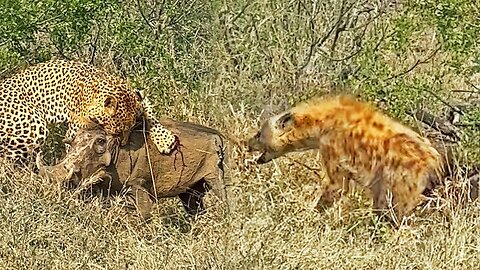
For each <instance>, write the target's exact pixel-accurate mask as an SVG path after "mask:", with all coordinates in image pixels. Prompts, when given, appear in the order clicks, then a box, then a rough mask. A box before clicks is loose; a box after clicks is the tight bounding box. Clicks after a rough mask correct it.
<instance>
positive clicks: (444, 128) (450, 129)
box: [407, 108, 460, 140]
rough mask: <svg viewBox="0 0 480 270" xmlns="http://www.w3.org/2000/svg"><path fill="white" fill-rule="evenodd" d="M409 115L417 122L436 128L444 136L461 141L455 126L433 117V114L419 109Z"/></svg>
mask: <svg viewBox="0 0 480 270" xmlns="http://www.w3.org/2000/svg"><path fill="white" fill-rule="evenodd" d="M407 113H408V114H409V115H411V116H413V117H414V118H415V119H416V120H419V121H421V122H423V123H425V124H427V125H428V126H430V127H432V128H434V129H435V130H437V131H440V132H441V133H442V134H444V135H447V136H449V137H452V138H454V139H455V140H459V139H460V136H459V134H458V133H459V132H458V130H457V128H456V127H455V126H453V125H452V124H450V123H449V122H448V121H446V120H444V119H442V118H440V117H437V116H435V115H433V114H432V113H430V112H428V111H426V110H423V109H420V108H419V109H417V110H415V111H408V112H407Z"/></svg>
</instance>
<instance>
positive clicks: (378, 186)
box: [247, 95, 442, 223]
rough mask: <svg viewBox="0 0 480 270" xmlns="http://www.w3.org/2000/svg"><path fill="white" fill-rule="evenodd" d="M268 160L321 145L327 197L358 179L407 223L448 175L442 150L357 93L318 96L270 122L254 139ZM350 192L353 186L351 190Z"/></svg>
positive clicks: (253, 147) (377, 202)
mask: <svg viewBox="0 0 480 270" xmlns="http://www.w3.org/2000/svg"><path fill="white" fill-rule="evenodd" d="M247 144H248V148H249V151H250V152H252V151H260V152H261V153H262V154H261V156H260V157H259V159H258V161H257V162H258V163H259V164H262V163H266V162H269V161H271V160H272V159H275V158H277V157H280V156H282V155H284V154H286V153H289V152H293V151H303V150H308V149H319V151H320V154H321V156H322V160H323V161H322V164H323V167H324V169H325V170H326V174H327V176H328V177H327V178H328V180H327V182H326V183H325V184H326V185H325V190H324V193H323V195H322V198H323V200H326V201H332V200H333V199H334V197H335V195H337V194H338V193H339V191H340V190H341V189H342V188H343V187H344V186H347V187H348V185H345V183H346V182H347V183H348V181H349V180H354V181H355V182H356V183H358V184H360V185H361V186H363V187H364V188H365V189H367V191H370V195H371V197H372V199H373V204H374V208H375V209H376V210H380V211H381V212H383V211H384V210H388V209H389V208H390V207H393V210H394V214H395V215H392V218H393V220H394V222H396V223H397V221H401V220H402V219H403V217H404V216H405V215H407V214H409V213H410V212H411V211H412V210H413V209H414V208H415V207H416V206H417V205H418V204H419V203H420V202H421V201H422V198H423V195H422V193H423V192H424V191H425V189H426V188H427V187H430V185H431V184H432V183H437V182H438V181H439V179H440V176H441V174H442V159H441V156H440V154H439V152H438V151H437V150H436V149H435V148H434V147H433V146H432V144H431V143H430V142H429V141H428V140H427V139H426V138H423V137H422V136H420V135H419V134H418V133H416V132H415V131H413V130H412V129H410V128H408V127H406V126H404V125H402V124H400V123H399V122H397V121H395V120H393V119H391V118H390V117H388V116H386V115H385V114H383V113H381V112H380V111H377V110H376V109H374V108H373V107H372V106H370V105H369V104H367V103H364V102H360V101H357V100H356V99H354V98H353V97H351V96H345V95H341V96H333V97H332V96H330V97H325V98H314V99H312V100H310V101H307V102H305V103H302V104H299V105H298V106H296V107H293V108H291V109H290V110H288V111H285V112H283V113H281V114H278V115H276V116H273V117H272V118H270V119H269V120H268V121H266V122H265V123H264V124H263V126H262V128H261V129H260V131H259V132H258V133H257V134H256V135H255V136H254V137H253V138H251V139H250V140H249V141H248V143H247ZM347 191H348V188H347Z"/></svg>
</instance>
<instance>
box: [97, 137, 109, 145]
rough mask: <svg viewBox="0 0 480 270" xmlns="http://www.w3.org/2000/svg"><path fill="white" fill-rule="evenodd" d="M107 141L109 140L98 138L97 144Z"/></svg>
mask: <svg viewBox="0 0 480 270" xmlns="http://www.w3.org/2000/svg"><path fill="white" fill-rule="evenodd" d="M106 142H107V140H105V139H104V138H98V139H97V144H99V145H104V144H105V143H106Z"/></svg>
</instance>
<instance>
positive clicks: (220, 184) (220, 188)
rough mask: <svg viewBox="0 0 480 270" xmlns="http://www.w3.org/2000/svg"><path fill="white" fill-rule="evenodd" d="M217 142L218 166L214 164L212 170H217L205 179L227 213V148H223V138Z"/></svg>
mask: <svg viewBox="0 0 480 270" xmlns="http://www.w3.org/2000/svg"><path fill="white" fill-rule="evenodd" d="M218 140H219V141H218V142H217V146H218V147H217V149H216V151H217V156H218V160H217V161H216V164H212V165H211V168H216V170H214V172H213V173H209V174H207V175H206V176H205V177H204V179H205V181H206V182H207V184H208V186H209V187H210V188H211V189H212V190H213V192H214V193H215V195H216V196H217V197H218V198H219V199H220V200H221V201H222V203H223V204H224V205H225V209H226V210H227V213H228V211H229V206H228V198H227V190H226V182H225V163H226V158H227V157H226V156H225V147H224V146H223V141H222V140H221V138H218Z"/></svg>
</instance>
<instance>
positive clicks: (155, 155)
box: [109, 120, 224, 197]
mask: <svg viewBox="0 0 480 270" xmlns="http://www.w3.org/2000/svg"><path fill="white" fill-rule="evenodd" d="M161 123H162V124H163V125H164V126H165V127H167V128H168V129H170V130H171V131H173V132H174V133H175V134H177V135H178V137H179V138H180V146H179V148H178V149H177V150H175V151H173V153H171V154H170V155H164V154H160V152H158V150H157V148H156V147H155V145H154V144H153V142H152V141H150V140H149V139H148V136H146V134H145V133H144V132H143V131H140V130H135V131H134V132H132V134H131V136H130V141H129V144H127V145H126V146H124V147H122V148H120V150H119V153H118V156H117V158H116V162H115V166H111V167H110V168H109V170H110V171H111V173H112V174H113V176H114V178H116V179H120V181H122V182H123V183H125V182H129V183H130V184H133V183H135V181H138V179H143V180H142V181H144V182H143V183H135V184H141V185H142V186H144V187H145V188H147V189H148V190H150V192H152V195H155V194H159V195H161V196H162V197H164V196H175V195H178V194H179V193H182V192H185V191H186V190H187V188H188V187H190V186H191V185H192V183H195V182H198V181H199V180H200V179H202V178H205V179H207V178H210V179H214V178H219V177H221V178H222V179H218V180H219V181H222V182H223V158H224V156H223V155H224V149H223V147H224V145H223V139H222V136H221V134H220V133H219V132H218V131H216V130H214V129H211V128H207V127H204V126H200V125H195V124H191V123H182V122H176V121H172V120H163V121H161ZM145 142H147V143H145ZM218 170H220V171H221V175H219V174H218ZM153 182H154V183H155V188H153V186H152V183H153ZM123 183H120V184H123ZM113 188H115V187H113Z"/></svg>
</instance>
